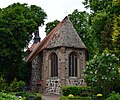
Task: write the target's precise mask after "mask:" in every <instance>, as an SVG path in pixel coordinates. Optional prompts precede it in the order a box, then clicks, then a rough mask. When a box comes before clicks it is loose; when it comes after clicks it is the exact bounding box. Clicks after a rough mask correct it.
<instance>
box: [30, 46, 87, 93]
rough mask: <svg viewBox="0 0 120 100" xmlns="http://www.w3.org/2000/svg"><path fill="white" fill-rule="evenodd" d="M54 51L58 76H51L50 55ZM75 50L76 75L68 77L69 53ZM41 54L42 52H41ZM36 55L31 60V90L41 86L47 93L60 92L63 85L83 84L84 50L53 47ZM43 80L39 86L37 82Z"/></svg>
mask: <svg viewBox="0 0 120 100" xmlns="http://www.w3.org/2000/svg"><path fill="white" fill-rule="evenodd" d="M53 52H54V53H56V54H57V56H58V77H56V78H52V77H51V71H50V70H51V66H50V65H51V64H50V55H51V54H52V53H53ZM71 52H76V53H77V55H78V77H76V78H71V77H69V54H70V53H71ZM41 55H42V54H41ZM41 55H39V56H36V58H35V59H34V61H33V62H32V80H31V83H32V90H33V91H36V90H38V89H39V90H40V89H41V88H42V90H43V92H44V93H47V94H60V88H61V86H63V85H78V86H80V85H84V84H85V83H84V79H83V78H84V72H83V71H84V68H85V51H84V50H80V49H73V48H64V47H62V48H54V49H48V50H44V51H43V55H44V56H43V58H42V56H41ZM40 80H43V84H41V86H39V88H38V85H37V83H38V82H39V81H40Z"/></svg>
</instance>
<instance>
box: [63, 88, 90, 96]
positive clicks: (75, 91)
mask: <svg viewBox="0 0 120 100" xmlns="http://www.w3.org/2000/svg"><path fill="white" fill-rule="evenodd" d="M90 90H91V88H90V87H89V86H64V87H62V95H63V96H68V95H69V94H72V95H74V96H84V97H86V96H88V95H89V94H90Z"/></svg>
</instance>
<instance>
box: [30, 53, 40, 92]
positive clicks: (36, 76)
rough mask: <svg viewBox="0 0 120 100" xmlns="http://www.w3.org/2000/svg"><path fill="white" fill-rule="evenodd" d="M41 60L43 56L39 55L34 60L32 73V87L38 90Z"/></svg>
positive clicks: (33, 89)
mask: <svg viewBox="0 0 120 100" xmlns="http://www.w3.org/2000/svg"><path fill="white" fill-rule="evenodd" d="M41 61H42V58H41V57H40V56H39V55H37V56H36V58H35V59H34V60H33V61H32V74H31V89H32V91H38V90H39V88H38V86H37V84H38V82H39V81H40V79H41V64H42V63H41Z"/></svg>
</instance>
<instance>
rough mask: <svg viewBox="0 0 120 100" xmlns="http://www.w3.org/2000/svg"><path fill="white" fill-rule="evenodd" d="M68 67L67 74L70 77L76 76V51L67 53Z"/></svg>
mask: <svg viewBox="0 0 120 100" xmlns="http://www.w3.org/2000/svg"><path fill="white" fill-rule="evenodd" d="M68 59H69V64H68V65H69V68H68V73H69V74H68V75H69V77H71V78H76V77H78V70H79V69H78V65H79V64H78V54H77V53H76V52H71V53H70V54H69V58H68Z"/></svg>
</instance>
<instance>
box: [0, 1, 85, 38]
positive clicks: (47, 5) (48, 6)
mask: <svg viewBox="0 0 120 100" xmlns="http://www.w3.org/2000/svg"><path fill="white" fill-rule="evenodd" d="M83 1H84V0H0V8H5V7H7V6H8V5H10V4H13V3H16V2H20V3H28V5H37V6H40V7H41V8H42V9H43V10H44V11H45V12H46V13H47V15H48V18H47V20H46V21H45V23H47V22H51V21H54V20H56V19H57V20H60V21H61V20H62V19H63V18H64V17H65V16H66V15H68V14H71V13H72V12H73V11H74V10H75V9H78V10H79V11H83V10H86V9H85V8H84V5H83V4H82V2H83ZM44 29H45V26H43V27H41V28H40V36H41V38H42V39H43V38H44V37H45V33H44Z"/></svg>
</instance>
